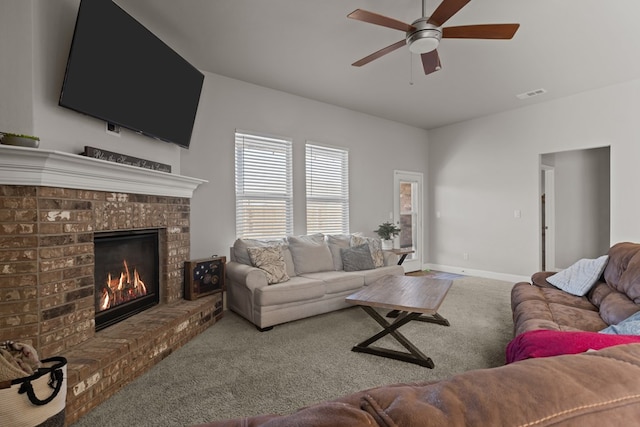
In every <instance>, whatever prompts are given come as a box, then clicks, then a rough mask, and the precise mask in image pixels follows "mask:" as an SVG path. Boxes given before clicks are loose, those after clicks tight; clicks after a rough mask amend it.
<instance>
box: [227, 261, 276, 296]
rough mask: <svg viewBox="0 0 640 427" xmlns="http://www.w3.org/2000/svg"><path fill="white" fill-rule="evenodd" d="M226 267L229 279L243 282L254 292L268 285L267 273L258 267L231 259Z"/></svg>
mask: <svg viewBox="0 0 640 427" xmlns="http://www.w3.org/2000/svg"><path fill="white" fill-rule="evenodd" d="M225 269H226V273H227V278H228V279H229V281H231V282H236V283H241V284H243V285H245V286H246V287H247V288H249V289H251V291H252V292H253V291H254V290H256V289H258V288H264V287H266V286H267V285H268V283H267V275H266V273H265V272H264V271H263V270H260V269H259V268H257V267H253V266H251V265H245V264H241V263H239V262H234V261H231V262H228V263H227V264H226V265H225Z"/></svg>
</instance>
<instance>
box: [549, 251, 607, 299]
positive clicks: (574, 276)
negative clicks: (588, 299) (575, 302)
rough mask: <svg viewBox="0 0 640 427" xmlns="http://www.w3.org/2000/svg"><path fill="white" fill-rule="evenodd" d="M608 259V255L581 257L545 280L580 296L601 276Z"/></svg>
mask: <svg viewBox="0 0 640 427" xmlns="http://www.w3.org/2000/svg"><path fill="white" fill-rule="evenodd" d="M608 260H609V256H608V255H603V256H601V257H599V258H596V259H581V260H580V261H578V262H576V263H575V264H573V265H572V266H571V267H569V268H567V269H565V270H562V271H561V272H559V273H556V274H554V275H553V276H549V277H547V282H549V283H551V284H552V285H553V286H555V287H556V288H559V289H562V290H563V291H565V292H567V293H570V294H572V295H576V296H579V297H581V296H583V295H586V293H587V292H589V290H590V289H591V287H592V286H593V285H595V284H596V282H597V281H598V279H599V278H600V276H602V272H603V271H604V269H605V267H606V266H607V261H608Z"/></svg>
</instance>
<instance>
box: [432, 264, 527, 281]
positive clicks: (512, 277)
mask: <svg viewBox="0 0 640 427" xmlns="http://www.w3.org/2000/svg"><path fill="white" fill-rule="evenodd" d="M423 268H425V269H430V270H437V271H443V272H445V273H455V274H464V275H465V276H477V277H484V278H486V279H495V280H504V281H505V282H513V283H517V282H529V281H530V277H527V276H519V275H517V274H506V273H497V272H494V271H485V270H475V269H472V268H464V267H452V266H449V265H440V264H425V265H424V266H423Z"/></svg>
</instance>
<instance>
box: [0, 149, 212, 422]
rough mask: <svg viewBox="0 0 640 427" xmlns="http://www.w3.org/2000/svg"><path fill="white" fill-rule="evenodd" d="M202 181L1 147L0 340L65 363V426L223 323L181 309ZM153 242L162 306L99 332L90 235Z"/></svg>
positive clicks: (204, 309)
mask: <svg viewBox="0 0 640 427" xmlns="http://www.w3.org/2000/svg"><path fill="white" fill-rule="evenodd" d="M205 182H206V181H204V180H201V179H197V178H191V177H186V176H181V175H176V174H172V173H166V172H160V171H155V170H150V169H145V168H138V167H135V166H130V165H124V164H120V163H113V162H108V161H104V160H99V159H94V158H90V157H84V156H80V155H76V154H70V153H64V152H60V151H51V150H43V149H33V148H24V147H14V146H0V341H4V340H7V339H13V340H16V341H18V340H19V341H22V342H27V343H31V344H33V345H34V346H35V347H36V349H37V350H38V352H39V355H40V357H41V358H45V357H50V356H53V355H64V356H65V357H67V359H68V361H69V365H68V389H67V407H66V413H67V423H68V424H72V423H73V422H75V421H76V420H77V419H78V418H80V417H81V416H82V415H84V414H86V413H87V412H89V411H90V410H91V409H92V408H94V407H95V406H97V405H98V404H100V403H102V402H103V401H105V400H106V399H108V398H109V397H110V396H112V395H113V394H114V393H115V392H116V391H118V390H119V389H120V388H122V387H123V386H124V385H126V384H127V383H129V382H131V381H132V380H133V379H135V378H136V377H137V376H139V375H140V374H142V373H144V372H145V371H146V370H148V369H150V368H151V367H152V366H153V365H155V364H156V363H158V362H159V361H160V360H162V359H163V358H164V357H166V356H167V355H168V354H170V353H171V352H172V351H173V350H175V349H177V348H179V347H180V346H182V345H184V344H185V343H186V342H188V341H189V340H190V339H191V338H193V337H194V336H196V335H197V334H199V333H200V332H202V331H203V330H204V329H206V328H207V327H209V326H210V325H212V324H213V323H215V322H216V321H217V320H218V319H219V318H220V317H222V296H221V295H220V294H216V295H210V296H206V297H203V298H201V299H198V300H197V301H186V300H185V299H184V263H185V261H187V260H189V259H190V258H191V256H190V255H191V254H190V232H191V230H190V199H191V198H192V197H193V193H194V191H195V189H196V188H197V187H198V186H199V185H200V184H203V183H205ZM142 229H154V230H156V231H157V235H158V238H157V241H158V257H157V258H158V263H159V275H158V276H159V280H158V281H159V283H158V289H159V303H158V304H157V305H155V306H152V307H151V308H148V309H146V310H145V311H143V312H141V313H137V314H134V315H132V316H131V317H129V318H125V319H124V320H122V321H120V322H119V323H117V324H115V325H113V326H109V327H107V328H105V329H103V330H100V331H99V332H96V331H95V318H94V317H95V312H96V310H95V304H96V302H95V292H96V291H95V279H94V270H95V268H94V261H95V255H94V235H95V234H97V233H102V232H109V233H112V232H120V231H125V230H142Z"/></svg>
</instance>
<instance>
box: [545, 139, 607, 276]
mask: <svg viewBox="0 0 640 427" xmlns="http://www.w3.org/2000/svg"><path fill="white" fill-rule="evenodd" d="M610 152H611V150H610V147H608V146H607V147H598V148H590V149H584V150H572V151H563V152H557V153H547V154H542V155H540V195H539V201H540V218H541V221H540V226H541V229H540V230H541V231H540V234H539V236H540V266H541V267H542V268H543V269H544V270H547V271H558V270H561V269H564V268H567V267H569V266H571V265H572V264H574V263H575V262H576V261H578V260H580V259H581V258H591V259H593V258H597V257H599V256H601V255H605V254H606V253H607V252H608V250H609V247H610V245H611V237H610V228H611V226H610V222H611V218H610V211H611V208H610V193H611V173H610V169H611V168H610Z"/></svg>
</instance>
